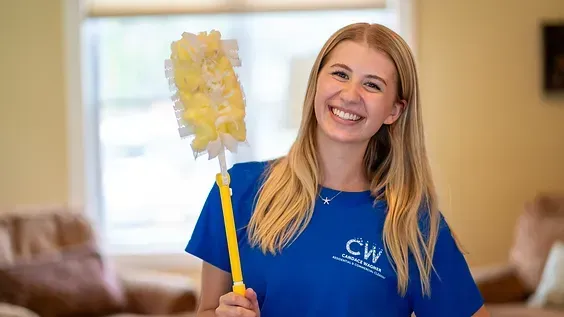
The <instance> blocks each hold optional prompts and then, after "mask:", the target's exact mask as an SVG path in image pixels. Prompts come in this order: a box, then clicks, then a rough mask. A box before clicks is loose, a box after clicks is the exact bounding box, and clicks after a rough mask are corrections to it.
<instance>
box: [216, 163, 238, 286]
mask: <svg viewBox="0 0 564 317" xmlns="http://www.w3.org/2000/svg"><path fill="white" fill-rule="evenodd" d="M215 181H216V183H217V185H218V186H219V195H220V197H221V208H222V210H223V221H224V223H225V234H226V236H227V249H228V250H229V262H230V263H231V276H232V277H233V292H234V293H236V294H239V295H243V296H244V295H245V284H244V283H243V273H242V272H241V260H240V259H239V245H238V243H237V234H236V232H235V220H234V218H233V206H232V205H231V190H230V189H229V185H226V184H224V183H223V177H222V175H221V173H218V174H217V175H216V176H215Z"/></svg>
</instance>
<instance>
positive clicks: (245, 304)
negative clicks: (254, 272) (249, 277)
mask: <svg viewBox="0 0 564 317" xmlns="http://www.w3.org/2000/svg"><path fill="white" fill-rule="evenodd" d="M215 315H216V316H217V317H260V310H259V304H258V300H257V293H255V291H254V290H253V289H252V288H248V289H247V290H246V291H245V296H241V295H239V294H235V293H233V292H231V293H227V294H225V295H223V296H221V297H220V298H219V307H217V308H216V309H215Z"/></svg>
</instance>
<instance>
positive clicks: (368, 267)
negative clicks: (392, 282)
mask: <svg viewBox="0 0 564 317" xmlns="http://www.w3.org/2000/svg"><path fill="white" fill-rule="evenodd" d="M383 251H384V249H382V248H379V247H378V246H377V245H376V244H373V243H370V242H368V241H366V242H364V241H363V240H362V239H359V238H355V239H350V240H349V241H347V242H346V243H345V252H343V253H342V254H341V255H340V256H335V255H334V256H333V260H337V261H340V262H343V263H347V264H349V265H352V266H354V267H357V268H359V269H362V270H365V271H367V272H369V273H372V274H374V275H376V276H378V277H380V278H383V279H385V278H386V277H385V276H383V275H382V269H380V268H379V267H378V266H376V263H377V262H378V259H380V256H381V255H382V252H383Z"/></svg>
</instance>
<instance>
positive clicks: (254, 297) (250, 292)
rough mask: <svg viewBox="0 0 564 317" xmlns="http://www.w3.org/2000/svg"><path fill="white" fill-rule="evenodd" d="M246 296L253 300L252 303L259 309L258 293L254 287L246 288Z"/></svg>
mask: <svg viewBox="0 0 564 317" xmlns="http://www.w3.org/2000/svg"><path fill="white" fill-rule="evenodd" d="M245 297H246V298H247V299H248V300H249V301H251V304H253V306H254V308H255V310H257V311H258V310H259V304H258V298H257V293H256V292H255V291H254V290H253V289H252V288H247V289H246V290H245Z"/></svg>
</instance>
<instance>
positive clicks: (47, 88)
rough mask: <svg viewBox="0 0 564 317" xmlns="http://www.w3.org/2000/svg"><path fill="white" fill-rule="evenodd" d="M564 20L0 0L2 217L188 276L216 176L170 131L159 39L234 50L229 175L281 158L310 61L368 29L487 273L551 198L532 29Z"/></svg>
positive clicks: (446, 7)
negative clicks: (239, 134) (20, 210)
mask: <svg viewBox="0 0 564 317" xmlns="http://www.w3.org/2000/svg"><path fill="white" fill-rule="evenodd" d="M563 19H564V1H562V0H539V1H524V0H522V1H521V0H519V1H514V0H495V1H491V0H474V1H464V0H454V1H443V0H388V1H385V0H372V1H368V0H346V1H343V0H325V1H320V0H302V1H281V0H280V1H278V0H269V1H258V0H247V1H239V0H214V1H211V0H206V1H203V0H202V1H178V0H177V1H174V0H160V1H156V0H143V1H129V0H112V1H110V0H90V1H79V0H72V1H71V0H69V1H63V0H50V1H45V0H19V1H15V0H3V1H1V2H0V34H1V41H0V47H1V50H0V56H1V58H0V66H1V67H0V149H1V150H0V151H1V152H0V153H1V154H0V205H2V206H14V205H18V206H21V205H42V204H68V205H72V206H81V207H83V208H84V210H85V212H86V214H87V215H88V217H89V218H90V219H91V220H92V223H93V224H94V225H95V228H96V230H97V232H99V234H100V236H101V238H102V240H103V241H104V245H105V248H106V250H107V252H108V253H109V254H110V255H112V256H113V257H114V258H116V259H117V260H119V261H122V262H124V263H128V264H135V265H145V264H146V265H150V266H153V267H161V268H167V267H170V266H174V265H176V267H175V268H174V269H176V270H179V269H186V270H188V268H189V267H190V266H189V265H188V263H191V262H190V260H187V258H188V257H189V256H188V255H185V254H183V249H184V246H185V244H186V242H187V241H188V239H189V238H190V233H191V230H192V227H193V226H194V223H195V221H196V219H197V217H198V214H199V212H200V209H201V207H202V205H203V202H204V200H205V198H206V196H207V194H208V192H209V188H210V187H211V185H212V183H213V181H214V175H215V173H216V172H217V171H218V164H217V161H216V160H212V161H207V158H206V157H201V158H198V159H197V160H195V159H194V157H193V155H192V152H191V149H190V145H189V143H188V142H187V141H181V140H180V139H179V137H178V134H177V131H176V123H175V119H174V114H173V111H172V103H171V101H170V92H169V90H168V86H167V81H166V80H165V77H164V60H165V59H166V58H168V55H169V52H170V43H171V42H172V41H174V40H177V39H178V38H180V36H181V34H182V32H185V31H186V32H194V33H196V32H199V31H205V30H211V29H218V30H220V31H221V32H222V34H223V36H224V37H225V38H233V39H237V40H238V42H239V47H240V51H239V54H240V56H241V58H242V61H243V67H241V68H239V69H237V72H238V74H239V76H240V78H241V80H242V84H243V88H244V90H245V93H246V96H247V101H248V103H247V106H248V110H247V119H246V120H247V121H246V122H247V126H248V131H249V136H248V146H245V147H242V148H241V151H240V152H239V153H237V154H236V155H230V156H229V158H228V159H229V163H230V164H233V163H235V162H242V161H250V160H264V159H269V158H273V157H277V156H280V155H283V154H284V153H286V151H287V150H288V149H289V146H290V144H291V143H292V141H293V139H294V137H295V136H296V132H297V127H298V124H299V121H300V111H301V104H302V101H303V96H304V92H305V85H306V82H307V79H308V76H309V71H310V69H311V65H312V63H313V60H314V59H315V57H316V54H317V52H318V51H319V49H320V48H321V46H322V44H323V43H324V42H325V40H326V39H327V38H328V37H329V36H330V35H331V34H332V33H333V32H334V31H336V30H337V29H338V28H340V27H342V26H344V25H347V24H349V23H352V22H359V21H367V22H372V23H381V24H384V25H386V26H388V27H390V28H392V29H394V30H396V31H397V32H398V33H400V34H401V35H402V36H404V37H405V38H406V39H407V41H408V42H409V44H410V45H411V46H412V49H413V51H414V53H415V55H416V59H417V63H418V67H419V78H420V84H421V97H422V106H423V109H424V119H425V129H426V134H427V142H428V143H427V144H428V150H429V155H430V160H431V163H432V167H433V172H434V176H435V180H436V182H437V186H438V190H439V194H440V199H441V210H442V211H443V213H444V214H445V215H446V217H447V219H448V221H449V223H450V224H451V225H452V226H453V228H454V230H455V231H456V232H457V234H458V236H459V238H460V239H461V241H462V243H463V245H464V246H465V249H466V250H467V251H468V255H467V256H468V261H469V263H470V265H471V266H472V268H475V267H481V266H486V265H492V264H497V263H503V262H505V261H506V260H507V258H508V254H509V250H510V247H511V245H512V243H513V241H514V231H515V225H516V221H517V219H518V217H519V215H520V214H521V212H522V211H523V206H524V204H525V203H526V202H527V201H529V200H531V199H532V198H533V197H535V196H536V195H537V194H539V193H543V192H558V191H564V98H563V94H562V90H560V91H557V89H555V91H548V90H547V89H545V85H544V82H543V80H544V78H545V72H546V69H545V55H544V52H545V51H544V47H545V46H543V45H544V42H543V33H542V25H543V24H545V23H547V22H551V21H561V20H563ZM561 58H562V57H561ZM561 67H562V66H561ZM561 73H562V70H561Z"/></svg>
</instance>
